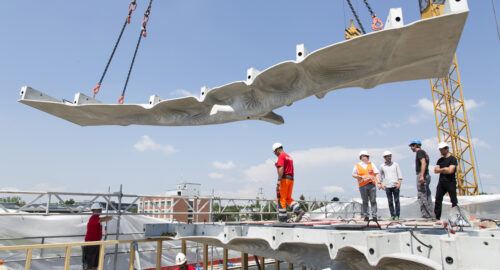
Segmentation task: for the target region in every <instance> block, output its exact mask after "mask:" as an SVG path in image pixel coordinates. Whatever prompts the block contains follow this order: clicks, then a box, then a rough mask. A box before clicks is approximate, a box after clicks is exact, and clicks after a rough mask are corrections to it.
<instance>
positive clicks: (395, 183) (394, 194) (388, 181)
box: [380, 151, 403, 220]
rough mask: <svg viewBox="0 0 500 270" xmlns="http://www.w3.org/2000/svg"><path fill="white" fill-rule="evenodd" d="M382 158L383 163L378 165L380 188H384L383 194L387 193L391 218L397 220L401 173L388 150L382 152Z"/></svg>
mask: <svg viewBox="0 0 500 270" xmlns="http://www.w3.org/2000/svg"><path fill="white" fill-rule="evenodd" d="M384 159H385V163H382V165H380V176H381V178H382V181H383V182H382V189H384V190H385V194H386V195H387V201H388V203H389V211H390V212H391V219H393V220H398V219H399V214H400V206H399V190H400V189H401V182H402V181H403V175H402V174H401V169H400V168H399V164H397V163H396V162H394V161H392V153H391V152H390V151H385V152H384Z"/></svg>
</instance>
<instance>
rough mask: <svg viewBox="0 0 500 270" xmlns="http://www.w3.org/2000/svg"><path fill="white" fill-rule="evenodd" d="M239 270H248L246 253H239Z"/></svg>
mask: <svg viewBox="0 0 500 270" xmlns="http://www.w3.org/2000/svg"><path fill="white" fill-rule="evenodd" d="M241 269H242V270H248V253H244V252H242V253H241Z"/></svg>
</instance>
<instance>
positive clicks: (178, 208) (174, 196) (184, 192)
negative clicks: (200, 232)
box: [138, 183, 210, 223]
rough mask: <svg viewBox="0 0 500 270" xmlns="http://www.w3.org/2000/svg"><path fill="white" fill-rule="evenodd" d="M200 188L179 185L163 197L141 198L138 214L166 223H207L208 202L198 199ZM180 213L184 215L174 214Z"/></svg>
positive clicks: (205, 199) (208, 216) (207, 200)
mask: <svg viewBox="0 0 500 270" xmlns="http://www.w3.org/2000/svg"><path fill="white" fill-rule="evenodd" d="M200 187H201V185H200V184H196V183H181V184H178V185H177V188H176V189H174V190H169V191H167V192H166V193H165V196H154V197H153V196H152V197H145V198H144V199H142V198H141V199H140V200H139V203H138V212H143V213H147V214H149V215H148V216H151V217H155V218H163V219H166V220H167V221H168V222H185V223H188V222H209V221H210V214H209V212H210V200H209V199H207V198H200V197H199V196H200ZM182 212H184V213H185V214H174V213H182ZM190 213H193V214H190ZM204 213H205V214H204Z"/></svg>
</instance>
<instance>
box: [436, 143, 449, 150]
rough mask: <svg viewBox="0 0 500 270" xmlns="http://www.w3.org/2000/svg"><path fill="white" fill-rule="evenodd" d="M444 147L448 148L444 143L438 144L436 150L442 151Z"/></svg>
mask: <svg viewBox="0 0 500 270" xmlns="http://www.w3.org/2000/svg"><path fill="white" fill-rule="evenodd" d="M445 147H449V146H448V144H447V143H446V142H440V143H439V145H438V149H443V148H445Z"/></svg>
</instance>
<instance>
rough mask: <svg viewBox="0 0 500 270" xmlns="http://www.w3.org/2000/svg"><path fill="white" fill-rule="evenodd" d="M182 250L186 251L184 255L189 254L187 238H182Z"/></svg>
mask: <svg viewBox="0 0 500 270" xmlns="http://www.w3.org/2000/svg"><path fill="white" fill-rule="evenodd" d="M181 252H182V253H184V255H186V254H187V245H186V240H182V242H181Z"/></svg>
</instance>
